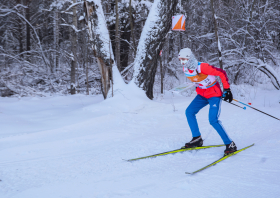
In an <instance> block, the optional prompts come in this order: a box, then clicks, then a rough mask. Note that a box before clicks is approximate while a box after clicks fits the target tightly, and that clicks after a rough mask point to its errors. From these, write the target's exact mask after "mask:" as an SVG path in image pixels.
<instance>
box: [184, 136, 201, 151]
mask: <svg viewBox="0 0 280 198" xmlns="http://www.w3.org/2000/svg"><path fill="white" fill-rule="evenodd" d="M202 145H203V140H202V138H201V136H198V137H193V139H192V140H191V141H190V142H188V143H186V144H185V146H183V147H182V149H184V148H193V147H199V146H202Z"/></svg>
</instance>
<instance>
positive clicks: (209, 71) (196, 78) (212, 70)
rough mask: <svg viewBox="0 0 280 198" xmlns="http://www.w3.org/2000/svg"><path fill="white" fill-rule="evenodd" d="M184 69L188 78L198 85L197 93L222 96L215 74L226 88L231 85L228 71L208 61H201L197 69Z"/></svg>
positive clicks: (208, 96) (207, 96)
mask: <svg viewBox="0 0 280 198" xmlns="http://www.w3.org/2000/svg"><path fill="white" fill-rule="evenodd" d="M183 69H184V72H185V75H186V76H187V78H188V79H189V80H191V81H192V82H194V83H195V84H196V85H197V88H196V92H197V94H199V95H201V96H203V97H205V98H211V97H221V96H222V90H221V88H220V85H219V83H218V82H217V80H216V78H215V76H219V77H220V78H221V80H222V83H223V86H224V89H228V88H229V87H230V86H229V83H228V78H227V74H226V72H225V71H224V70H222V69H219V68H216V67H213V66H211V65H209V64H208V63H199V65H198V67H197V69H196V70H189V69H187V68H183Z"/></svg>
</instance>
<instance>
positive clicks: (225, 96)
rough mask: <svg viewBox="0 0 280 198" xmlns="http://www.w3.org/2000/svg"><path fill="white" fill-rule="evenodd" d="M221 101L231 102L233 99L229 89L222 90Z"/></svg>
mask: <svg viewBox="0 0 280 198" xmlns="http://www.w3.org/2000/svg"><path fill="white" fill-rule="evenodd" d="M222 99H224V101H227V100H228V101H229V102H231V101H232V99H233V97H232V93H231V91H230V89H229V88H228V89H224V92H223V95H222Z"/></svg>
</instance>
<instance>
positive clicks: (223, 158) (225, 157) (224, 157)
mask: <svg viewBox="0 0 280 198" xmlns="http://www.w3.org/2000/svg"><path fill="white" fill-rule="evenodd" d="M251 146H254V144H252V145H250V146H247V147H245V148H243V149H240V150H237V151H235V152H233V153H231V154H229V155H225V156H223V157H221V158H220V159H218V160H217V161H215V162H213V163H212V164H209V165H207V166H205V167H203V168H201V169H198V170H197V171H194V172H191V173H189V172H186V174H191V175H192V174H195V173H197V172H200V171H202V170H204V169H206V168H209V167H211V166H214V165H216V164H217V163H219V162H221V161H223V160H225V159H227V158H229V157H231V156H233V155H236V154H237V153H240V152H241V151H244V150H245V149H247V148H250V147H251Z"/></svg>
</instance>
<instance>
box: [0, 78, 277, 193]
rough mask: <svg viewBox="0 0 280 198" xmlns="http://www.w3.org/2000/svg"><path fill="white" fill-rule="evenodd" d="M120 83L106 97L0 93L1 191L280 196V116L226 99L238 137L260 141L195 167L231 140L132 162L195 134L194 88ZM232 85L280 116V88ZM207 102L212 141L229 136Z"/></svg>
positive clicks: (228, 121) (202, 118) (202, 121)
mask: <svg viewBox="0 0 280 198" xmlns="http://www.w3.org/2000/svg"><path fill="white" fill-rule="evenodd" d="M115 83H116V84H118V86H117V87H118V89H117V90H115V93H114V97H112V98H109V99H107V100H103V96H101V95H98V96H85V95H74V96H53V97H26V98H20V99H19V98H0V126H1V131H0V159H1V161H0V179H1V180H2V181H1V182H0V197H1V198H30V197H40V198H49V197H52V198H62V197H63V198H65V197H67V198H78V197H79V198H80V197H82V198H105V197H110V198H118V197H124V198H138V197H139V198H140V197H141V198H143V197H145V198H155V197H162V198H170V197H184V196H186V195H188V196H189V197H194V196H195V197H201V198H204V197H210V198H212V197H213V198H219V197H221V198H222V197H232V198H235V197H239V198H243V197H244V198H245V197H246V198H247V197H258V198H259V197H278V195H279V193H280V188H279V184H280V168H279V163H280V156H279V155H278V154H277V153H278V149H279V143H280V133H279V128H280V122H279V121H278V120H276V119H273V118H271V117H269V116H266V115H264V114H262V113H260V112H257V111H255V110H253V109H250V108H247V110H242V109H240V108H237V107H235V106H234V105H231V104H228V103H225V102H224V103H223V104H222V114H221V117H220V119H221V120H222V121H223V125H224V127H225V128H226V130H227V131H228V134H229V135H230V137H231V138H232V139H233V140H234V141H235V143H236V144H237V147H238V148H243V147H245V146H248V145H250V144H252V143H255V146H253V147H251V148H249V149H247V150H246V151H243V152H241V153H239V154H238V155H236V156H233V157H230V158H228V159H227V160H225V161H223V162H221V163H219V164H217V165H216V166H213V167H211V168H209V169H206V170H204V171H202V172H200V173H197V174H196V175H186V174H185V172H186V171H188V172H191V171H195V170H197V169H199V168H202V167H203V166H205V165H207V164H209V163H211V162H213V161H215V160H217V159H218V158H220V157H221V156H222V155H223V150H224V147H219V148H212V149H207V150H201V151H192V152H184V153H178V154H175V155H168V156H161V157H157V158H152V159H145V160H140V161H135V162H126V161H124V160H123V159H131V158H136V157H142V156H145V155H150V154H155V153H159V152H164V151H168V150H173V149H177V148H179V147H181V146H182V145H184V143H185V142H186V141H189V140H190V139H191V132H190V129H189V127H188V124H187V120H186V118H185V115H184V112H185V109H186V107H187V106H188V104H189V103H190V102H191V101H192V99H193V98H194V97H195V93H194V94H192V95H191V96H190V97H184V96H182V95H179V94H175V95H174V97H173V96H172V94H171V93H170V92H166V94H165V95H163V96H160V97H159V98H158V99H155V100H153V101H152V100H149V99H148V98H147V97H146V96H145V93H144V91H142V90H141V89H139V88H137V87H136V85H135V84H134V83H130V84H128V85H125V84H123V82H122V81H119V82H118V81H117V82H115ZM231 88H232V91H233V94H234V96H235V98H236V99H238V100H240V101H242V102H245V103H248V102H251V103H252V106H253V107H255V108H258V109H260V110H262V111H264V112H266V113H269V114H271V115H273V116H275V117H278V118H280V104H279V99H280V92H279V91H277V90H273V89H269V88H268V87H267V86H264V87H259V88H256V87H250V86H245V85H244V86H232V87H231ZM238 105H241V104H238ZM174 107H175V109H174ZM208 109H209V108H208V107H205V108H204V109H202V110H201V111H200V112H199V114H198V115H197V118H198V122H199V126H200V130H201V132H202V136H203V138H204V145H213V144H221V143H222V140H221V138H220V137H219V136H218V134H217V133H216V131H215V130H214V129H213V128H212V127H211V126H210V124H209V122H208Z"/></svg>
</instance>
